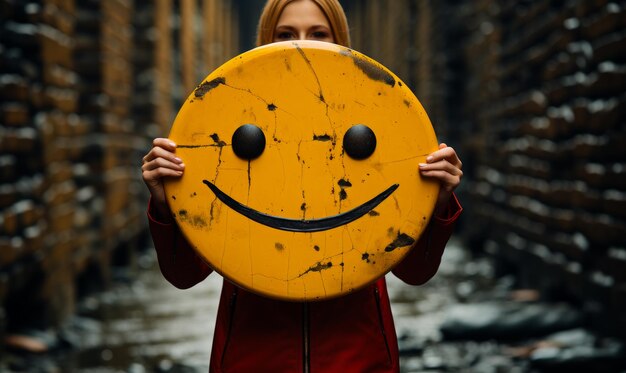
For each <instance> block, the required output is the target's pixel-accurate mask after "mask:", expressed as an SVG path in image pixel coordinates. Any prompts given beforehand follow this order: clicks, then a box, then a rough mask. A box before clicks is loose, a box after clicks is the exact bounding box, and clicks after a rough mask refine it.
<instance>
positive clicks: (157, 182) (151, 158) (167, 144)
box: [141, 138, 185, 218]
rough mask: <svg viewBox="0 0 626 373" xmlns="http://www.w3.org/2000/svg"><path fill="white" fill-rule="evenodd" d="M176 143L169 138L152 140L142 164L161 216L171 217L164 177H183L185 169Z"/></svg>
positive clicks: (145, 177)
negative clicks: (176, 153) (177, 152)
mask: <svg viewBox="0 0 626 373" xmlns="http://www.w3.org/2000/svg"><path fill="white" fill-rule="evenodd" d="M175 151H176V144H175V143H174V142H173V141H171V140H168V139H164V138H157V139H154V140H153V141H152V149H150V151H149V152H148V154H146V155H145V156H144V157H143V165H142V166H141V170H142V177H143V181H144V183H146V186H147V187H148V190H150V195H151V196H152V201H153V202H154V206H155V207H156V209H157V212H158V214H159V217H161V218H164V217H169V208H168V206H167V202H166V200H165V189H164V188H163V178H164V177H181V176H182V175H183V171H184V169H185V164H184V163H183V161H182V160H181V159H180V158H178V157H176V155H175V154H174V152H175Z"/></svg>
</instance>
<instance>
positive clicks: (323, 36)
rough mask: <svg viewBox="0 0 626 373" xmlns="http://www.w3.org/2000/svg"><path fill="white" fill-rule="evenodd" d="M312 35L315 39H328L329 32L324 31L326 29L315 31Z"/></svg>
mask: <svg viewBox="0 0 626 373" xmlns="http://www.w3.org/2000/svg"><path fill="white" fill-rule="evenodd" d="M312 36H313V38H314V39H319V40H321V39H327V38H328V33H326V32H324V31H315V32H314V33H313V34H312Z"/></svg>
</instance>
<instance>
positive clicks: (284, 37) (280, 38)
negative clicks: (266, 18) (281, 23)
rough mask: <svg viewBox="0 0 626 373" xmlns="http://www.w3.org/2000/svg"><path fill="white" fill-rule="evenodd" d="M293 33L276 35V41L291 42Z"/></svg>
mask: <svg viewBox="0 0 626 373" xmlns="http://www.w3.org/2000/svg"><path fill="white" fill-rule="evenodd" d="M292 36H293V35H292V34H291V32H287V31H282V32H279V33H277V34H276V39H278V40H289V39H291V38H292Z"/></svg>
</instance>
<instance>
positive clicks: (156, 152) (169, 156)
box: [143, 146, 183, 164]
mask: <svg viewBox="0 0 626 373" xmlns="http://www.w3.org/2000/svg"><path fill="white" fill-rule="evenodd" d="M158 158H163V159H166V160H168V161H169V162H172V163H178V164H181V163H183V160H182V159H180V158H178V157H177V156H176V154H174V153H173V152H171V151H169V150H167V149H164V148H161V147H159V146H156V147H154V148H152V149H151V150H150V152H149V153H148V154H146V156H145V157H143V161H144V163H146V162H151V161H153V160H155V159H158Z"/></svg>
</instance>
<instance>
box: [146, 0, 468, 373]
mask: <svg viewBox="0 0 626 373" xmlns="http://www.w3.org/2000/svg"><path fill="white" fill-rule="evenodd" d="M298 39H308V40H319V41H325V42H333V43H337V44H341V45H344V46H349V44H350V37H349V32H348V25H347V21H346V17H345V15H344V13H343V9H342V8H341V6H340V5H339V3H338V1H337V0H269V1H268V2H267V4H266V5H265V8H264V10H263V13H262V15H261V19H260V22H259V27H258V37H257V45H263V44H267V43H271V42H276V41H285V40H298ZM175 152H176V144H174V143H173V142H171V141H170V140H168V139H163V138H158V139H155V140H154V142H153V148H152V149H151V150H150V152H149V153H148V154H147V155H146V156H145V157H144V159H143V167H142V169H143V179H144V181H145V183H146V185H147V186H148V188H149V190H150V194H151V201H150V205H149V209H148V217H149V224H150V229H151V233H152V237H153V240H154V244H155V248H156V250H157V256H158V260H159V265H160V268H161V272H162V273H163V275H164V277H165V278H166V279H167V280H168V281H170V282H171V283H172V284H174V285H175V286H177V287H179V288H188V287H191V286H194V285H195V284H197V283H199V282H200V281H202V280H204V279H205V278H206V277H207V276H208V275H209V274H210V273H211V272H212V270H211V268H210V267H209V266H208V265H207V264H206V263H205V262H204V261H203V260H202V259H200V257H199V256H198V255H196V253H195V252H194V251H193V250H192V249H191V248H190V246H189V244H188V243H187V242H186V241H185V239H184V238H183V237H182V235H181V233H180V231H179V230H178V228H177V226H176V225H175V224H174V222H173V221H172V219H171V213H170V211H169V210H168V207H167V204H166V200H165V193H164V190H163V182H162V180H163V178H165V177H180V176H181V175H182V174H183V172H184V169H185V165H184V163H183V161H182V160H181V159H179V158H177V157H176V155H175V154H176V153H175ZM419 167H420V173H421V175H422V176H424V177H428V178H433V179H435V180H437V181H439V182H440V184H441V192H440V194H439V198H438V201H437V204H436V206H435V212H434V214H435V215H434V217H433V219H431V222H430V224H429V226H428V228H427V229H426V231H425V232H424V233H423V234H422V236H421V237H422V238H421V239H420V240H418V242H417V243H416V244H415V246H416V247H414V248H413V249H412V250H411V252H410V253H409V255H408V256H407V257H406V258H405V259H404V260H403V261H402V262H401V263H399V264H398V265H397V266H396V267H395V268H394V270H393V273H394V274H395V275H396V276H397V277H399V278H400V279H402V280H403V281H405V282H407V283H409V284H413V285H419V284H423V283H425V282H426V281H428V280H429V279H430V278H431V277H432V276H433V275H434V274H435V273H436V272H437V269H438V267H439V263H440V261H441V256H442V254H443V250H444V247H445V244H446V242H447V241H448V238H449V237H450V235H451V233H452V226H453V223H454V222H455V220H456V219H457V217H458V215H459V214H460V212H461V207H460V206H459V204H458V202H457V200H456V198H455V197H454V195H453V191H454V189H455V188H456V187H457V186H458V185H459V183H460V180H461V177H462V175H463V173H462V171H461V161H460V160H459V158H458V157H457V155H456V152H455V151H454V149H452V148H451V147H448V146H446V145H445V144H441V145H440V146H439V150H437V151H436V152H434V153H432V154H431V155H430V156H429V157H427V163H425V164H420V166H419ZM398 364H399V357H398V346H397V339H396V335H395V329H394V324H393V319H392V315H391V309H390V304H389V298H388V295H387V288H386V285H385V279H384V277H383V278H381V279H379V280H378V281H376V282H375V283H374V284H371V285H369V286H367V287H365V288H364V289H361V290H359V291H356V292H354V293H351V294H349V295H346V296H343V297H340V298H336V299H332V300H326V301H320V302H314V303H296V302H284V301H278V300H273V299H268V298H263V297H261V296H258V295H255V294H252V293H250V292H248V291H246V290H243V289H240V288H238V287H236V286H234V285H233V284H231V283H230V282H228V281H224V283H223V288H222V294H221V298H220V306H219V310H218V314H217V322H216V328H215V335H214V340H213V350H212V354H211V371H212V372H366V371H367V372H398V371H399V367H398Z"/></svg>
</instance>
